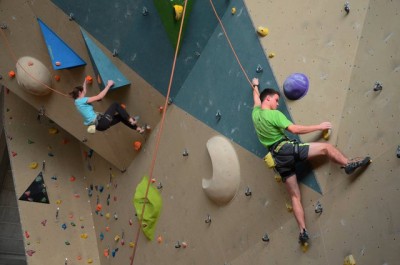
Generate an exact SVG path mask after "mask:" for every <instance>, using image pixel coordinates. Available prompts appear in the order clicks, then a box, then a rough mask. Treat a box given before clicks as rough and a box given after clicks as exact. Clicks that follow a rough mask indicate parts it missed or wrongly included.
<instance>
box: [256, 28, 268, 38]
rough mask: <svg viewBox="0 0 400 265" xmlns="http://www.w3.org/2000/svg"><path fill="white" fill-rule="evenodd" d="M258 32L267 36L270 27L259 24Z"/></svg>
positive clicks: (262, 35)
mask: <svg viewBox="0 0 400 265" xmlns="http://www.w3.org/2000/svg"><path fill="white" fill-rule="evenodd" d="M257 33H258V34H259V35H260V36H261V37H265V36H267V35H268V33H269V30H268V28H265V27H261V26H259V27H258V28H257Z"/></svg>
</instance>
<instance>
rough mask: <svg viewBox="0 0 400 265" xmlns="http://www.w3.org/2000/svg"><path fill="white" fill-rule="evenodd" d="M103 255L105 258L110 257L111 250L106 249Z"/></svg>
mask: <svg viewBox="0 0 400 265" xmlns="http://www.w3.org/2000/svg"><path fill="white" fill-rule="evenodd" d="M103 255H104V257H108V256H109V255H110V250H109V249H108V248H106V249H104V251H103Z"/></svg>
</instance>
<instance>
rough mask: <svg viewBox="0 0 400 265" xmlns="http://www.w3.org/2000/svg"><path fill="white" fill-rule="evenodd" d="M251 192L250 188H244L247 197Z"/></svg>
mask: <svg viewBox="0 0 400 265" xmlns="http://www.w3.org/2000/svg"><path fill="white" fill-rule="evenodd" d="M251 194H252V192H251V190H250V187H247V188H246V190H245V192H244V195H246V196H247V197H249V196H251Z"/></svg>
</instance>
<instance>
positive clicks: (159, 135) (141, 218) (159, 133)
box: [130, 0, 189, 265]
mask: <svg viewBox="0 0 400 265" xmlns="http://www.w3.org/2000/svg"><path fill="white" fill-rule="evenodd" d="M188 1H189V0H185V1H184V2H185V4H184V7H183V14H182V18H181V25H180V28H179V34H178V42H177V44H176V48H175V55H174V60H173V63H172V70H171V76H170V79H169V84H168V90H167V95H166V97H165V102H164V108H163V112H162V118H161V122H160V129H159V130H158V133H157V139H156V144H155V147H154V152H153V158H152V160H151V164H150V169H149V181H148V183H147V188H146V193H145V196H144V199H145V201H146V200H147V198H148V193H149V188H150V185H151V180H152V176H153V172H154V167H155V164H156V160H157V154H158V148H159V146H160V140H161V135H162V132H163V129H164V123H165V115H166V112H167V108H168V100H169V95H170V93H171V86H172V80H173V78H174V73H175V65H176V59H177V57H178V51H179V45H180V40H181V35H182V28H183V23H184V21H185V13H186V5H187V2H188ZM145 207H146V203H144V204H143V207H142V212H141V214H140V216H139V226H138V229H137V232H136V238H135V245H134V247H133V253H132V259H131V263H130V264H131V265H132V264H133V261H134V259H135V255H136V248H137V243H138V240H139V235H140V230H141V228H142V222H143V215H144V210H145Z"/></svg>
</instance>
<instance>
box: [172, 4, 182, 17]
mask: <svg viewBox="0 0 400 265" xmlns="http://www.w3.org/2000/svg"><path fill="white" fill-rule="evenodd" d="M174 11H175V20H180V19H181V18H182V13H183V6H181V5H174Z"/></svg>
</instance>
